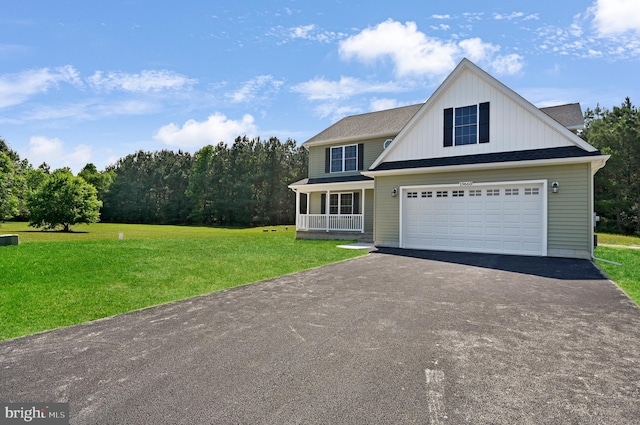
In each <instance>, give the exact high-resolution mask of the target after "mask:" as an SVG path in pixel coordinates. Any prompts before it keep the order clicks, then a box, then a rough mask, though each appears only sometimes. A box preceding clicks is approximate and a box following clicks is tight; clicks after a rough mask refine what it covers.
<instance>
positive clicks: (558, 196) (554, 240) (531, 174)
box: [374, 164, 593, 258]
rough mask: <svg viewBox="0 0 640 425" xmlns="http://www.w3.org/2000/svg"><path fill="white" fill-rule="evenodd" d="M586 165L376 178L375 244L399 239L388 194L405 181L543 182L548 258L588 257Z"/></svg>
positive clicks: (394, 203) (396, 204) (396, 201)
mask: <svg viewBox="0 0 640 425" xmlns="http://www.w3.org/2000/svg"><path fill="white" fill-rule="evenodd" d="M590 170H591V168H590V165H589V164H574V165H558V166H545V167H529V168H519V169H502V170H500V169H497V170H483V171H466V172H456V173H438V174H416V175H406V176H389V177H376V179H375V191H376V202H375V211H374V214H375V217H376V225H375V232H374V234H375V242H376V244H377V245H380V246H398V245H399V241H400V224H399V223H400V218H399V211H400V199H401V197H400V196H397V197H395V198H394V197H392V196H391V190H392V189H393V188H394V187H400V186H409V185H433V184H455V183H458V182H461V181H473V182H476V183H481V182H500V181H519V180H547V181H548V182H549V184H548V186H549V187H548V190H549V193H548V197H547V199H548V239H547V241H548V242H547V249H548V255H550V256H563V257H564V256H566V257H581V258H589V257H590V255H591V238H592V235H593V229H592V228H591V214H592V211H590V205H591V204H590V199H591V197H592V194H591V193H590V184H589V183H590V181H591V171H590ZM553 181H558V182H559V184H560V190H559V192H558V193H550V192H551V187H550V186H551V182H553Z"/></svg>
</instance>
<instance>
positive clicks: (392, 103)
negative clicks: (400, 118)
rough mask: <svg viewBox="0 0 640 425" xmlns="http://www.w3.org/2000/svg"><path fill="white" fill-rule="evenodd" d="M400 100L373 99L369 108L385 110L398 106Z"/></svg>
mask: <svg viewBox="0 0 640 425" xmlns="http://www.w3.org/2000/svg"><path fill="white" fill-rule="evenodd" d="M398 106H399V105H398V100H397V99H373V100H372V101H371V103H369V109H371V111H373V112H375V111H384V110H386V109H393V108H397V107H398Z"/></svg>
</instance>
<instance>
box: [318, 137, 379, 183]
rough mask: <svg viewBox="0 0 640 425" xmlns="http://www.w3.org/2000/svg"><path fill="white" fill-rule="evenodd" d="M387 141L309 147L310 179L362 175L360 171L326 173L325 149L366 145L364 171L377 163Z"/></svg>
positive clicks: (376, 140)
mask: <svg viewBox="0 0 640 425" xmlns="http://www.w3.org/2000/svg"><path fill="white" fill-rule="evenodd" d="M385 140H386V139H372V140H364V141H362V140H360V141H356V142H346V143H334V144H329V145H322V146H311V147H309V178H319V177H335V176H338V175H341V176H356V175H359V174H360V171H348V172H343V173H325V164H324V161H325V149H326V148H330V147H335V146H347V145H357V144H358V143H363V144H364V148H363V149H364V169H365V170H366V169H368V168H369V166H371V164H373V161H375V160H376V159H377V158H378V156H380V154H381V153H382V151H383V150H384V141H385Z"/></svg>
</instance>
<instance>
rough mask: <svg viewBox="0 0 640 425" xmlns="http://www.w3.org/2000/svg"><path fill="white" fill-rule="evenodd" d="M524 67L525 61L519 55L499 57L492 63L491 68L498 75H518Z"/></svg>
mask: <svg viewBox="0 0 640 425" xmlns="http://www.w3.org/2000/svg"><path fill="white" fill-rule="evenodd" d="M523 66H524V59H523V57H522V56H520V55H519V54H517V53H512V54H510V55H505V56H497V57H496V58H495V59H494V60H493V62H492V63H491V67H492V68H493V70H494V71H495V72H496V73H497V74H498V75H512V74H517V73H518V72H520V71H521V70H522V67H523Z"/></svg>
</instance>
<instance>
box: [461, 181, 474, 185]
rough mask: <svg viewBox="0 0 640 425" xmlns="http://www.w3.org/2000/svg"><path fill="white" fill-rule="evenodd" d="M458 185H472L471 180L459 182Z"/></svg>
mask: <svg viewBox="0 0 640 425" xmlns="http://www.w3.org/2000/svg"><path fill="white" fill-rule="evenodd" d="M460 186H473V182H460Z"/></svg>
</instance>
